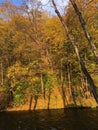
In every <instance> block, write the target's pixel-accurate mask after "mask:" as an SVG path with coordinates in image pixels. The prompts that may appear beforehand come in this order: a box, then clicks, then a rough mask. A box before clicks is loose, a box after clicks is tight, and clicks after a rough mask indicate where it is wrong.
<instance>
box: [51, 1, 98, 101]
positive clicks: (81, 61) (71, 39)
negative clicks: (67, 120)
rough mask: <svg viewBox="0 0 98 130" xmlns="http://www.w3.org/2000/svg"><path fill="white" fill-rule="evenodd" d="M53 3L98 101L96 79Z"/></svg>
mask: <svg viewBox="0 0 98 130" xmlns="http://www.w3.org/2000/svg"><path fill="white" fill-rule="evenodd" d="M52 4H53V6H54V9H55V12H56V14H57V16H58V17H59V19H60V21H61V23H62V25H63V27H64V29H65V31H66V34H67V37H68V39H69V41H70V43H71V44H72V45H73V48H74V50H75V53H76V55H77V58H78V60H79V63H80V66H81V69H82V71H83V73H84V75H85V76H86V78H87V81H88V83H89V85H90V90H91V92H92V93H93V96H94V98H95V100H96V102H97V103H98V95H97V91H96V86H95V84H94V81H93V79H92V77H91V76H90V74H89V72H88V71H87V69H86V67H85V64H84V62H83V60H82V58H81V56H80V54H79V50H78V48H77V46H76V44H75V43H74V39H73V37H72V36H71V35H70V32H69V30H68V27H67V26H66V24H65V22H64V20H63V18H62V16H61V14H60V12H59V11H58V9H57V7H56V4H55V2H54V0H52Z"/></svg>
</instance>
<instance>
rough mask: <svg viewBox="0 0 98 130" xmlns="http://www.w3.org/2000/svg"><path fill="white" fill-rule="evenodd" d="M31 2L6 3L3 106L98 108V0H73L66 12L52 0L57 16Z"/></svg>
mask: <svg viewBox="0 0 98 130" xmlns="http://www.w3.org/2000/svg"><path fill="white" fill-rule="evenodd" d="M29 2H30V3H29V5H28V4H27V1H26V0H24V1H23V4H22V5H21V6H16V5H14V4H13V3H12V2H9V1H8V2H3V3H2V4H1V5H0V109H4V108H7V107H10V108H13V107H16V106H20V105H25V104H26V103H27V102H28V108H29V109H31V108H32V105H33V109H36V107H37V104H38V101H39V100H40V103H39V104H41V105H43V107H42V108H43V109H44V108H48V109H49V108H52V106H53V104H54V102H55V107H53V108H58V107H59V108H60V107H64V108H65V107H67V106H68V107H76V106H81V107H82V106H90V107H96V106H97V103H98V95H97V94H98V49H97V48H98V1H97V0H69V3H68V6H67V7H65V10H63V11H64V12H63V13H62V12H61V13H60V11H59V7H58V5H56V0H51V1H50V2H51V5H52V8H54V10H55V15H52V16H51V15H49V12H47V11H45V10H43V8H42V7H43V5H42V3H41V2H40V0H30V1H29ZM61 100H62V101H61ZM61 102H62V104H63V106H62V105H61ZM60 105H61V106H60ZM38 108H40V107H38Z"/></svg>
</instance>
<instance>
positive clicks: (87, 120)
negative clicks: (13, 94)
mask: <svg viewBox="0 0 98 130" xmlns="http://www.w3.org/2000/svg"><path fill="white" fill-rule="evenodd" d="M0 130H98V109H93V110H91V109H66V110H64V109H61V110H50V111H48V110H41V111H31V112H28V111H26V112H2V113H0Z"/></svg>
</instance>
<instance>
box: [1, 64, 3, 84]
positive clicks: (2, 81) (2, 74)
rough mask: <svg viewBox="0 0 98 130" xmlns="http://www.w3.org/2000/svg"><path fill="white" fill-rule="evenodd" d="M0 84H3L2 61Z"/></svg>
mask: <svg viewBox="0 0 98 130" xmlns="http://www.w3.org/2000/svg"><path fill="white" fill-rule="evenodd" d="M1 85H3V63H2V62H1Z"/></svg>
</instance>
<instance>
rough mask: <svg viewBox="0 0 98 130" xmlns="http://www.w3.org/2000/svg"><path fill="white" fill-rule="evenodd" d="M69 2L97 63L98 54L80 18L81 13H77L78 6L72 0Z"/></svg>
mask: <svg viewBox="0 0 98 130" xmlns="http://www.w3.org/2000/svg"><path fill="white" fill-rule="evenodd" d="M70 2H71V4H72V6H73V8H74V10H75V12H76V14H77V16H78V18H79V21H80V23H81V26H82V29H83V31H84V34H85V37H86V39H87V40H88V43H89V45H90V47H91V50H92V52H93V54H94V56H95V59H96V62H97V63H98V52H97V49H96V46H95V44H94V43H93V42H92V38H91V36H90V34H89V31H88V29H87V26H86V22H85V20H84V18H83V16H82V13H81V12H80V11H79V9H78V6H77V5H76V3H75V1H74V0H70Z"/></svg>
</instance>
